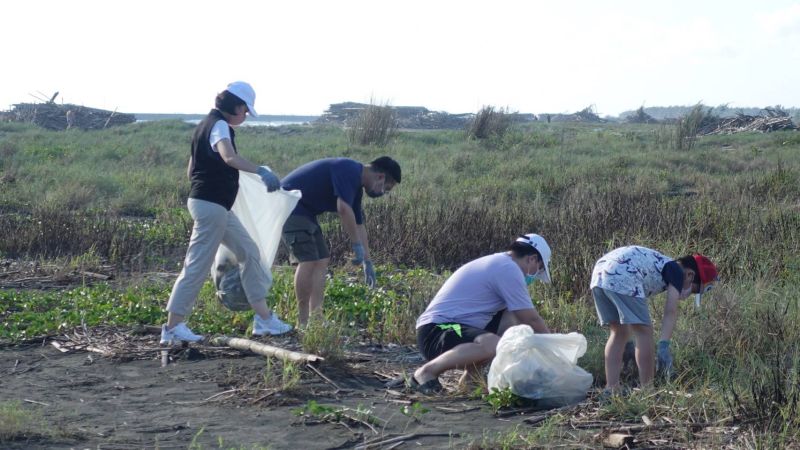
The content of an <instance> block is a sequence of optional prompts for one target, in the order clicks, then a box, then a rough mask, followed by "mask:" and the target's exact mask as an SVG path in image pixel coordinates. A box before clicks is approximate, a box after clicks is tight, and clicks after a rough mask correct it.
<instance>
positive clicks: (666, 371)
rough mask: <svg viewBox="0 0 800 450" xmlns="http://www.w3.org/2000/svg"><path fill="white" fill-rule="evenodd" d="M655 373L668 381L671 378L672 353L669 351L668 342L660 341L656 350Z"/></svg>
mask: <svg viewBox="0 0 800 450" xmlns="http://www.w3.org/2000/svg"><path fill="white" fill-rule="evenodd" d="M656 373H657V374H659V375H663V376H664V377H665V378H667V379H669V378H671V377H672V353H670V351H669V341H667V340H664V339H662V340H660V341H658V346H657V350H656Z"/></svg>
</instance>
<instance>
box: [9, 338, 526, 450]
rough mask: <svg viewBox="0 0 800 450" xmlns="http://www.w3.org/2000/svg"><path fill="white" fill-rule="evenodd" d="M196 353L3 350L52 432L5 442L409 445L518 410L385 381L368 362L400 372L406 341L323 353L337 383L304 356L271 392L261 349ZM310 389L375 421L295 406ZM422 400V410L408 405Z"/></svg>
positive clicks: (442, 444) (21, 392) (16, 388)
mask: <svg viewBox="0 0 800 450" xmlns="http://www.w3.org/2000/svg"><path fill="white" fill-rule="evenodd" d="M153 339H154V340H155V338H153ZM154 344H155V342H154ZM367 350H368V349H367ZM184 353H185V354H187V353H188V352H184ZM192 358H194V360H187V359H179V360H177V361H176V362H173V363H171V364H169V365H168V366H167V367H164V368H162V367H160V362H159V360H158V358H157V355H155V354H154V355H153V356H152V358H150V359H136V360H130V361H126V362H123V361H120V360H116V359H112V358H108V357H103V356H101V355H98V354H95V353H89V352H74V353H61V352H59V351H58V350H56V349H55V348H54V347H53V346H51V345H48V344H45V345H41V344H39V345H27V346H18V347H10V348H4V349H0V401H2V402H6V401H14V400H16V401H19V402H21V407H22V408H25V409H28V410H33V411H36V413H37V415H39V416H41V417H42V418H43V419H44V422H45V424H46V425H45V428H44V431H45V432H46V433H44V434H47V435H49V436H47V437H42V436H39V437H35V438H33V439H30V440H26V441H21V440H17V441H13V442H10V443H9V442H5V443H3V447H4V448H20V449H22V448H26V449H28V448H64V449H68V448H116V449H133V448H162V449H166V448H186V447H187V446H189V445H190V444H191V443H192V442H196V443H198V444H200V448H208V449H211V448H214V449H216V448H232V447H233V448H239V447H243V448H248V449H249V448H251V447H252V446H253V445H254V444H255V445H257V446H264V447H267V446H268V447H269V448H274V449H282V448H292V449H304V448H352V447H353V446H354V445H356V444H358V443H360V442H364V441H365V440H369V439H373V438H377V437H379V436H382V435H384V436H387V435H390V436H397V435H405V434H414V433H416V434H421V435H422V434H430V436H421V437H418V438H416V439H413V440H411V441H408V443H407V444H405V445H409V446H417V444H415V442H418V443H419V445H421V446H423V447H425V448H447V447H449V446H451V445H452V446H455V447H459V448H460V447H463V446H465V445H466V444H467V443H468V442H471V441H473V440H475V439H480V438H481V436H482V434H483V433H484V432H487V433H496V432H502V431H504V430H508V429H510V428H511V427H512V426H513V425H514V424H515V423H520V422H521V419H522V418H520V417H516V418H513V419H511V420H506V419H498V418H495V417H494V416H493V415H492V413H491V411H490V410H489V409H488V408H487V406H486V404H485V402H483V401H481V400H471V399H469V398H468V397H458V396H452V395H451V396H445V397H415V396H413V395H410V394H402V395H401V394H400V393H399V392H396V391H391V390H387V389H386V388H384V386H383V381H384V380H383V379H382V377H381V376H379V375H376V374H375V373H374V372H376V371H378V372H381V373H384V374H385V373H400V372H401V371H402V370H403V369H404V366H405V367H411V366H413V365H415V364H414V361H413V358H415V356H413V355H412V353H410V352H408V349H394V350H385V351H378V352H373V353H367V352H363V351H362V352H358V353H357V357H355V358H351V359H350V360H349V361H348V362H347V363H345V364H343V365H341V366H340V367H327V366H325V365H324V364H323V365H322V366H320V368H319V370H320V371H321V372H322V373H323V374H324V375H325V376H327V377H328V378H329V379H330V380H331V382H332V383H330V382H328V381H325V380H323V379H322V377H320V376H319V375H317V374H315V373H314V372H313V371H311V370H309V369H308V368H305V367H299V369H300V371H299V372H300V373H299V381H298V382H297V383H296V384H295V385H294V386H293V387H291V388H289V389H286V390H279V391H277V392H274V393H272V394H270V390H268V389H265V387H267V386H268V384H269V383H268V382H272V383H273V384H274V383H275V382H276V381H275V380H276V379H277V378H274V377H280V376H282V375H281V369H280V368H278V367H274V368H273V369H274V370H272V371H269V370H265V367H266V359H265V358H263V357H261V356H255V355H243V356H236V355H224V356H218V355H213V354H211V353H209V354H208V355H206V354H204V353H203V349H202V347H201V348H200V349H199V352H193V355H192ZM277 365H279V363H278V364H276V366H277ZM267 374H271V375H267ZM267 378H270V379H269V380H268V379H267ZM333 384H335V385H336V387H334V386H333ZM259 389H261V390H259ZM226 391H228V392H227V393H225V394H221V395H218V394H220V393H223V392H226ZM262 392H263V393H265V395H263V398H260V397H262V395H260V394H261V393H262ZM215 396H216V397H215ZM310 400H315V401H316V402H318V403H319V404H321V405H325V406H328V407H331V408H334V409H339V410H341V409H342V408H343V407H348V408H351V409H350V410H348V411H350V414H351V415H352V416H354V417H356V418H358V417H361V418H362V419H363V420H365V421H367V422H369V420H368V419H372V420H373V427H374V428H375V430H376V431H372V430H371V429H370V428H369V427H368V426H367V425H364V424H362V423H359V422H357V421H351V420H347V419H346V418H345V419H342V422H343V423H333V422H332V421H331V420H319V419H320V418H321V416H322V415H321V414H318V415H316V416H314V417H306V418H305V419H304V418H302V417H298V416H297V415H295V414H293V412H292V411H293V410H296V409H298V408H301V409H302V408H303V407H304V406H306V405H308V404H309V401H310ZM417 401H418V402H419V403H420V405H421V407H422V408H424V409H426V410H428V412H424V413H423V412H421V411H420V410H419V409H417V410H416V413H415V409H413V402H417ZM409 405H410V406H412V409H410V410H409V411H408V415H406V414H403V412H402V411H403V408H404V406H409ZM359 407H360V408H361V409H369V410H370V413H369V414H367V415H362V416H359V415H358V414H356V413H354V411H355V410H357V409H358V408H359ZM329 419H330V418H329ZM449 433H452V434H453V435H454V436H452V437H450V436H448V434H449ZM220 442H222V445H220Z"/></svg>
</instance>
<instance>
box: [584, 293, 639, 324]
mask: <svg viewBox="0 0 800 450" xmlns="http://www.w3.org/2000/svg"><path fill="white" fill-rule="evenodd" d="M592 297H594V307H595V308H596V309H597V317H598V318H599V319H600V325H608V324H610V323H619V324H622V325H647V326H652V325H653V322H652V321H651V320H650V307H649V305H648V304H647V299H644V298H638V297H631V296H630V295H624V294H619V293H617V292H613V291H609V290H608V289H603V288H600V287H593V288H592Z"/></svg>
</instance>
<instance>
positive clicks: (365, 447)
mask: <svg viewBox="0 0 800 450" xmlns="http://www.w3.org/2000/svg"><path fill="white" fill-rule="evenodd" d="M449 436H452V437H458V436H459V434H458V433H452V434H450V433H416V434H404V435H402V436H397V437H393V438H391V439H386V440H384V441H378V442H374V441H367V442H365V443H363V444H361V445H356V446H355V450H368V449H370V448H377V447H380V446H383V445H386V444H393V443H395V442H402V441H409V440H411V439H415V438H421V437H449Z"/></svg>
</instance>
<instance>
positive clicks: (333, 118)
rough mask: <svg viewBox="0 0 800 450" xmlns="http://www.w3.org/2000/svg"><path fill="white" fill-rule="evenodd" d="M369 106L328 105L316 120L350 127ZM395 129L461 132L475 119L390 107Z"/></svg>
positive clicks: (523, 118)
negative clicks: (395, 124) (395, 123)
mask: <svg viewBox="0 0 800 450" xmlns="http://www.w3.org/2000/svg"><path fill="white" fill-rule="evenodd" d="M368 106H369V105H368V104H366V103H355V102H344V103H334V104H332V105H330V107H329V108H328V110H327V111H325V113H324V114H323V115H322V116H321V117H320V118H319V119H318V120H317V121H318V122H321V123H333V124H339V125H350V124H353V123H354V121H355V120H356V119H357V118H358V116H359V115H360V114H361V112H362V111H364V110H365V109H366V108H367V107H368ZM391 109H392V111H393V113H394V118H395V120H396V121H397V128H407V129H423V130H433V129H451V130H463V129H465V128H466V127H467V126H468V125H469V123H470V122H471V121H472V119H473V118H474V117H475V114H473V113H467V114H450V113H446V112H442V111H431V110H429V109H428V108H425V107H422V106H391ZM509 116H510V117H511V119H512V121H513V122H530V121H533V120H536V116H535V115H533V114H510V115H509Z"/></svg>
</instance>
